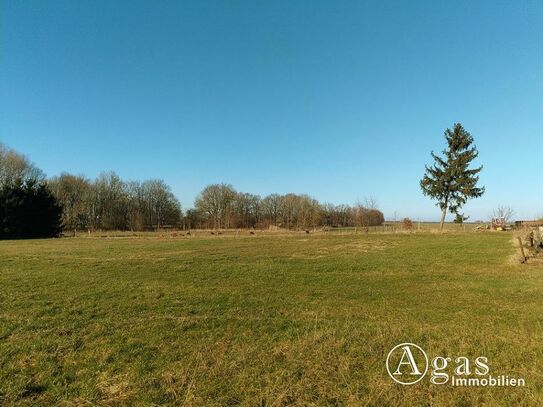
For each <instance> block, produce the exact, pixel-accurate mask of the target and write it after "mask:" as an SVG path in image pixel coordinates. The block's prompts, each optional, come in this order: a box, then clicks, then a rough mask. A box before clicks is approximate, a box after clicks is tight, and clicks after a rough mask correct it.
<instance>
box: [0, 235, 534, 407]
mask: <svg viewBox="0 0 543 407" xmlns="http://www.w3.org/2000/svg"><path fill="white" fill-rule="evenodd" d="M511 238H512V237H511V235H510V234H509V233H460V232H458V233H444V234H433V233H413V234H402V233H396V234H393V233H389V234H386V233H374V234H371V233H370V234H362V233H359V234H355V233H350V234H333V233H328V234H326V233H320V234H319V233H316V234H308V235H306V234H289V235H258V234H257V235H255V236H250V235H244V236H207V235H206V236H204V235H202V236H197V237H194V236H192V237H187V236H184V237H182V236H177V237H158V236H153V235H146V236H140V237H130V236H129V235H127V236H125V237H117V238H114V237H109V238H101V237H80V238H63V239H50V240H28V241H2V242H0V405H2V406H4V405H5V406H12V405H14V406H18V405H21V406H22V405H29V406H30V405H35V406H42V405H43V406H46V405H64V406H78V405H81V406H93V405H136V406H138V405H141V406H148V405H186V406H237V405H243V406H270V407H271V406H288V405H298V406H343V405H345V406H364V405H368V406H375V405H409V406H426V405H432V406H442V405H443V406H445V405H458V406H467V405H489V406H490V405H543V384H542V381H541V377H542V374H543V366H542V365H541V360H543V267H542V266H540V265H529V264H528V265H520V264H514V263H513V262H511V261H510V256H511V255H512V254H513V253H514V251H515V249H514V247H513V245H512V242H511V240H512V239H511ZM401 342H414V343H417V344H419V345H421V346H422V347H423V348H424V349H425V350H426V351H427V352H428V354H432V355H437V354H442V355H445V356H456V355H465V356H468V357H473V358H475V357H477V356H479V355H484V356H487V357H488V358H489V365H490V368H491V374H496V375H498V374H508V375H512V376H517V377H523V378H525V380H526V386H525V387H520V388H456V387H451V386H436V385H431V384H429V381H428V380H426V379H425V380H423V381H422V382H420V383H418V384H417V385H413V386H400V385H398V384H396V383H394V382H392V380H391V379H390V378H389V377H388V375H387V373H386V369H385V358H386V355H387V353H388V352H389V350H390V349H391V348H392V347H393V346H395V345H396V344H398V343H401Z"/></svg>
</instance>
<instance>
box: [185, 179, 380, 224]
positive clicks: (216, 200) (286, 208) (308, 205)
mask: <svg viewBox="0 0 543 407" xmlns="http://www.w3.org/2000/svg"><path fill="white" fill-rule="evenodd" d="M383 222H384V216H383V213H382V212H381V211H379V210H378V209H377V208H376V205H375V202H374V201H371V200H369V201H368V202H366V203H365V204H357V205H355V206H349V205H332V204H321V203H319V202H318V201H317V200H316V199H314V198H312V197H310V196H308V195H305V194H304V195H297V194H292V193H289V194H285V195H279V194H271V195H268V196H266V197H264V198H261V197H260V196H259V195H253V194H249V193H246V192H238V191H236V190H235V189H234V188H233V187H232V186H231V185H227V184H213V185H208V186H207V187H205V188H204V189H203V191H202V192H201V193H200V194H199V195H198V196H197V197H196V200H195V202H194V209H189V210H188V211H187V213H186V214H185V217H184V224H185V226H186V227H189V228H206V229H209V228H215V229H220V228H267V227H270V226H275V227H280V228H285V229H308V228H315V227H322V226H329V227H348V226H361V227H364V226H366V227H367V226H377V225H381V224H382V223H383Z"/></svg>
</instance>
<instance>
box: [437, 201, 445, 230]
mask: <svg viewBox="0 0 543 407" xmlns="http://www.w3.org/2000/svg"><path fill="white" fill-rule="evenodd" d="M446 214H447V207H446V206H445V207H444V208H443V209H441V223H440V225H439V230H443V225H444V224H445V215H446Z"/></svg>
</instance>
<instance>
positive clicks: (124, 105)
mask: <svg viewBox="0 0 543 407" xmlns="http://www.w3.org/2000/svg"><path fill="white" fill-rule="evenodd" d="M0 19H1V21H0V23H1V24H0V141H1V142H3V143H6V144H8V145H9V146H11V147H12V148H14V149H16V150H19V151H21V152H23V153H25V154H26V155H28V156H29V157H30V159H31V160H32V161H34V162H35V163H36V164H37V165H38V166H39V167H41V168H42V169H43V170H44V171H45V172H46V173H47V174H48V175H49V176H53V175H57V174H59V173H60V172H62V171H68V172H71V173H76V174H80V173H81V174H85V175H87V176H88V177H91V178H92V177H95V176H96V175H97V174H99V173H100V172H101V171H103V170H114V171H116V172H117V173H118V174H119V175H120V176H121V177H123V178H125V179H147V178H162V179H164V180H165V181H166V182H167V183H169V184H170V185H171V186H172V189H173V191H174V193H175V194H176V195H177V196H178V198H179V199H180V200H181V202H182V204H183V206H184V207H185V208H186V207H190V206H191V205H192V202H193V199H194V197H195V195H196V194H197V193H198V191H199V190H201V188H202V187H203V186H205V185H206V184H209V183H215V182H227V183H231V184H233V185H234V186H235V187H236V188H237V189H238V190H243V191H247V192H252V193H258V194H261V195H266V194H268V193H271V192H278V193H286V192H299V193H308V194H310V195H312V196H314V197H316V198H317V199H319V200H321V201H327V202H332V203H355V202H356V201H357V199H361V200H362V199H364V197H367V196H373V197H375V198H376V199H377V201H378V202H379V205H380V207H381V209H382V210H383V211H384V212H385V215H386V216H387V217H389V218H390V217H392V216H393V214H394V213H395V212H396V214H397V216H410V217H412V218H413V219H422V220H434V219H437V218H438V215H439V213H438V212H439V211H438V210H437V208H436V207H435V206H434V203H433V202H431V201H430V200H429V199H427V198H426V197H424V196H422V194H421V193H420V188H419V185H418V182H419V180H420V178H421V177H422V175H423V170H424V165H425V164H427V163H430V151H431V150H440V149H442V148H443V147H444V140H443V131H444V130H445V128H447V127H451V126H452V125H453V123H455V122H461V123H462V124H463V125H464V126H465V127H466V128H467V129H468V130H469V131H470V132H471V133H472V134H473V136H474V137H475V141H476V144H477V147H478V148H479V150H480V157H479V163H480V164H483V165H484V170H483V172H482V176H481V181H482V184H483V185H485V186H486V189H487V193H486V194H485V196H484V197H483V198H480V199H478V200H475V201H472V202H470V203H469V204H468V205H467V206H466V207H465V212H466V214H467V215H470V216H471V218H470V219H471V220H477V219H486V218H487V217H488V215H489V213H490V212H491V210H492V208H494V207H495V206H497V205H499V204H505V205H510V206H512V207H513V208H514V209H515V212H516V214H517V216H516V217H517V218H531V217H533V216H535V215H536V214H540V213H543V190H542V188H541V176H542V169H543V158H542V152H543V2H541V1H520V2H510V1H507V2H501V1H486V2H485V1H475V2H474V1H466V2H460V1H451V2H447V3H445V2H436V1H424V2H415V1H413V2H405V1H398V2H395V1H313V0H312V1H266V2H265V1H254V0H251V1H234V0H230V1H194V2H182V1H160V2H156V1H136V0H133V1H99V0H95V1H53V0H51V1H24V2H22V1H7V0H0Z"/></svg>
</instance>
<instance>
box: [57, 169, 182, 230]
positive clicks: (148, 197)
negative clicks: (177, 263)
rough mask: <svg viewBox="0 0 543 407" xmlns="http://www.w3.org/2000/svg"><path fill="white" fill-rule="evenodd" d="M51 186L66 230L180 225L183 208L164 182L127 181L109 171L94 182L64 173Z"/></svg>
mask: <svg viewBox="0 0 543 407" xmlns="http://www.w3.org/2000/svg"><path fill="white" fill-rule="evenodd" d="M48 184H49V187H50V188H51V191H52V192H53V194H54V196H55V197H56V198H57V199H58V201H59V202H60V203H61V204H62V208H63V211H62V222H63V226H64V228H65V229H66V230H73V231H76V230H134V231H136V230H156V229H160V228H163V227H169V226H172V227H178V226H179V225H180V224H181V219H182V212H181V205H180V204H179V201H178V200H177V198H176V197H175V196H174V195H173V193H172V192H171V190H170V187H169V186H168V185H166V183H164V181H162V180H148V181H143V182H139V181H129V182H127V181H123V180H122V179H121V178H120V177H119V176H118V175H117V174H115V173H114V172H106V173H102V174H101V175H99V176H98V177H97V178H96V179H95V180H92V181H91V180H89V179H87V178H85V177H83V176H80V175H71V174H67V173H63V174H61V175H60V176H58V177H54V178H52V179H50V180H49V182H48Z"/></svg>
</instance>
